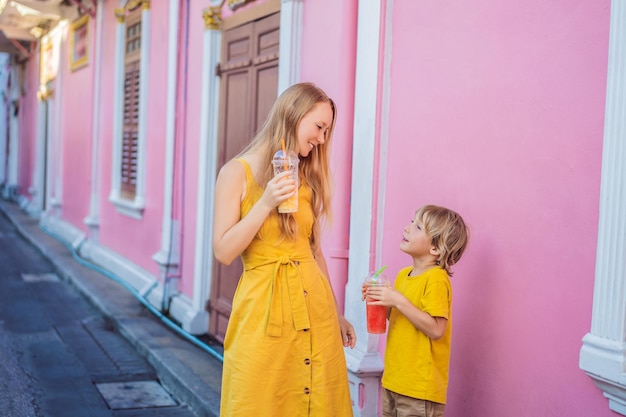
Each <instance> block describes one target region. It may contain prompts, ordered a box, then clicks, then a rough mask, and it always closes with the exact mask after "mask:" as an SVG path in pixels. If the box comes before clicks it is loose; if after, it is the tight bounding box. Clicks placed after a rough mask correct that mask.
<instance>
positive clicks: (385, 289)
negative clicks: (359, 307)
mask: <svg viewBox="0 0 626 417" xmlns="http://www.w3.org/2000/svg"><path fill="white" fill-rule="evenodd" d="M361 292H363V291H361ZM363 297H364V298H365V297H368V298H370V299H371V300H373V301H368V302H367V304H370V305H373V306H385V307H395V306H396V305H398V302H399V301H400V300H402V299H403V298H404V296H403V295H402V294H401V293H400V292H398V291H397V290H395V289H393V288H392V287H390V286H368V287H367V288H366V291H365V295H364V296H363Z"/></svg>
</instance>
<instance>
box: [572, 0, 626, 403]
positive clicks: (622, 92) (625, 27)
mask: <svg viewBox="0 0 626 417" xmlns="http://www.w3.org/2000/svg"><path fill="white" fill-rule="evenodd" d="M624 63H626V4H625V3H624V2H623V1H620V0H614V1H612V2H611V26H610V34H609V67H608V78H607V89H606V91H607V93H606V110H605V121H604V143H603V153H602V179H601V185H600V218H599V226H598V246H597V253H596V271H595V283H594V292H593V310H592V320H591V331H590V332H589V333H588V334H587V335H585V337H584V338H583V346H582V348H581V351H580V368H581V369H583V370H584V371H585V372H586V373H587V374H588V375H589V376H590V377H591V378H592V379H593V381H594V382H595V383H596V385H597V386H598V387H599V388H600V389H601V390H602V391H603V392H604V395H605V397H607V398H608V399H609V407H610V408H611V409H612V410H613V411H615V412H617V413H620V414H622V415H626V372H625V369H626V368H625V367H626V360H625V359H624V358H625V355H626V263H624V258H625V256H626V216H625V215H624V213H626V193H624V187H625V186H626V166H625V165H624V161H625V160H626V68H625V66H624Z"/></svg>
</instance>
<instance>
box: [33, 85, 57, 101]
mask: <svg viewBox="0 0 626 417" xmlns="http://www.w3.org/2000/svg"><path fill="white" fill-rule="evenodd" d="M52 97H54V90H53V89H52V88H48V86H45V85H41V86H39V90H37V99H39V101H47V100H49V99H51V98H52Z"/></svg>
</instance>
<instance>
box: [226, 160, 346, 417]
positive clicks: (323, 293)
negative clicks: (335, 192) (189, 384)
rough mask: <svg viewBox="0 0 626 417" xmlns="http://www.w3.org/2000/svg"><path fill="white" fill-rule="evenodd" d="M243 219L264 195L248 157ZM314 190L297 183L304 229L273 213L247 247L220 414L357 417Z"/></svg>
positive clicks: (229, 339)
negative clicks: (315, 247) (317, 230)
mask: <svg viewBox="0 0 626 417" xmlns="http://www.w3.org/2000/svg"><path fill="white" fill-rule="evenodd" d="M238 161H239V162H240V163H241V164H242V165H243V166H244V169H245V172H246V195H245V197H244V200H243V201H242V203H241V217H242V218H243V217H244V216H245V215H246V214H247V213H248V212H249V211H250V209H251V208H252V206H253V205H254V203H255V202H256V201H258V199H259V198H260V197H261V195H262V194H263V189H262V188H261V187H260V186H259V185H258V184H257V183H256V182H255V180H254V177H253V175H252V171H251V170H250V166H249V165H248V164H247V162H246V161H244V160H242V159H238ZM311 195H312V191H311V189H310V188H309V187H308V186H306V185H305V184H302V185H301V186H300V188H299V190H298V212H297V213H295V214H294V218H295V219H296V222H297V224H298V230H299V233H298V235H297V237H296V238H295V239H294V240H290V239H288V238H282V237H281V236H280V228H279V225H278V214H277V213H276V212H274V213H272V214H271V215H270V216H268V218H267V219H266V221H265V223H264V224H263V226H262V227H261V229H260V230H259V232H258V233H257V235H256V236H255V238H254V240H253V241H252V243H251V244H250V245H249V246H248V248H247V249H246V250H245V251H244V252H243V253H242V255H241V256H242V260H243V269H244V270H243V274H242V275H241V278H240V280H239V284H238V286H237V290H236V291H235V296H234V298H233V308H232V313H231V316H230V319H229V322H228V328H227V330H226V336H225V339H224V368H223V374H222V400H221V405H220V409H221V412H220V415H221V416H222V417H237V416H241V417H243V416H245V417H249V416H255V417H270V416H271V417H282V416H285V417H299V416H313V417H346V416H352V415H353V414H352V405H351V400H350V392H349V388H348V374H347V369H346V361H345V356H344V347H343V344H342V341H341V332H340V329H339V321H338V318H337V311H336V309H335V301H334V298H333V293H332V290H331V288H330V284H329V281H328V279H327V278H326V277H325V276H324V275H323V273H322V271H321V270H320V268H319V266H318V265H317V263H316V261H315V259H314V258H313V253H312V250H311V247H310V242H309V238H310V235H311V230H312V226H313V219H314V217H313V211H312V209H311V204H310V203H311Z"/></svg>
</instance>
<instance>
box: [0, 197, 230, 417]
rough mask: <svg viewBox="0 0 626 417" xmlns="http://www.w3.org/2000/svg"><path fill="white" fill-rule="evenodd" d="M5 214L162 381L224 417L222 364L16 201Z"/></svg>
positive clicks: (3, 206) (205, 412)
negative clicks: (83, 260) (77, 256)
mask: <svg viewBox="0 0 626 417" xmlns="http://www.w3.org/2000/svg"><path fill="white" fill-rule="evenodd" d="M0 212H2V214H4V215H5V216H6V217H7V218H8V219H9V220H10V221H11V222H12V223H13V224H14V226H15V227H16V228H17V230H18V232H19V233H20V234H21V235H22V236H24V238H25V239H26V240H27V241H29V242H30V243H31V244H32V245H33V246H35V247H36V248H37V249H38V250H39V251H41V253H42V254H43V255H44V256H45V257H46V258H48V260H49V261H50V262H51V263H52V265H53V266H54V268H55V269H56V272H57V274H58V275H59V276H60V277H61V278H62V279H64V280H66V281H68V282H70V283H71V284H73V285H74V286H75V287H76V288H78V289H79V291H80V292H81V293H82V294H83V295H84V296H85V297H86V298H87V299H88V300H90V301H91V302H92V303H93V304H94V305H95V306H96V307H98V308H99V309H100V310H101V311H102V313H103V315H105V316H106V317H108V318H109V319H110V320H111V321H112V323H114V325H115V326H116V330H117V331H118V332H119V333H120V334H122V335H123V336H124V337H125V338H126V339H127V340H128V341H129V342H130V343H131V344H132V345H133V346H134V347H135V348H136V349H137V351H138V352H139V353H140V354H142V355H143V356H144V357H146V358H147V360H148V361H149V362H150V364H151V365H152V366H153V367H154V368H155V370H156V372H157V375H158V377H159V379H160V380H161V382H162V384H163V385H165V386H166V387H167V388H168V390H170V391H171V393H172V394H174V395H175V396H176V397H177V398H179V399H180V400H181V401H183V402H185V403H186V404H187V405H189V406H190V407H191V408H192V409H193V410H194V412H195V413H196V414H197V415H198V416H203V417H204V416H207V417H217V416H219V401H220V387H221V379H222V364H221V362H220V361H219V360H218V359H216V358H215V357H213V356H212V355H210V354H209V353H208V352H207V351H205V350H203V349H202V348H200V347H199V346H197V345H195V344H194V343H192V342H191V341H190V340H187V339H186V338H184V337H183V336H181V335H179V334H178V333H176V332H175V331H174V330H172V329H171V328H169V327H168V325H167V324H166V323H165V322H163V321H162V320H160V319H159V318H158V317H157V316H155V315H154V314H153V313H151V312H150V311H149V310H148V309H147V308H146V307H145V306H143V305H142V304H141V303H140V302H139V300H137V299H136V298H135V297H134V296H133V295H132V294H131V293H130V291H128V290H127V289H126V288H124V287H123V286H122V285H120V284H118V283H117V282H115V281H114V280H112V279H110V278H109V277H107V276H105V275H102V274H100V273H98V272H96V271H95V270H93V269H91V268H88V267H86V266H83V265H81V264H80V263H78V262H77V261H76V260H75V259H74V257H73V256H72V253H71V252H70V251H69V250H68V248H67V247H66V246H65V245H64V243H62V242H60V241H58V240H57V239H54V238H53V237H51V236H50V235H48V234H47V233H45V232H44V231H43V230H42V229H41V228H40V227H39V221H38V220H37V219H33V218H31V217H29V216H28V215H27V214H25V213H24V212H23V211H22V210H21V209H20V208H19V206H18V205H16V204H15V203H11V202H7V201H0Z"/></svg>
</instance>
